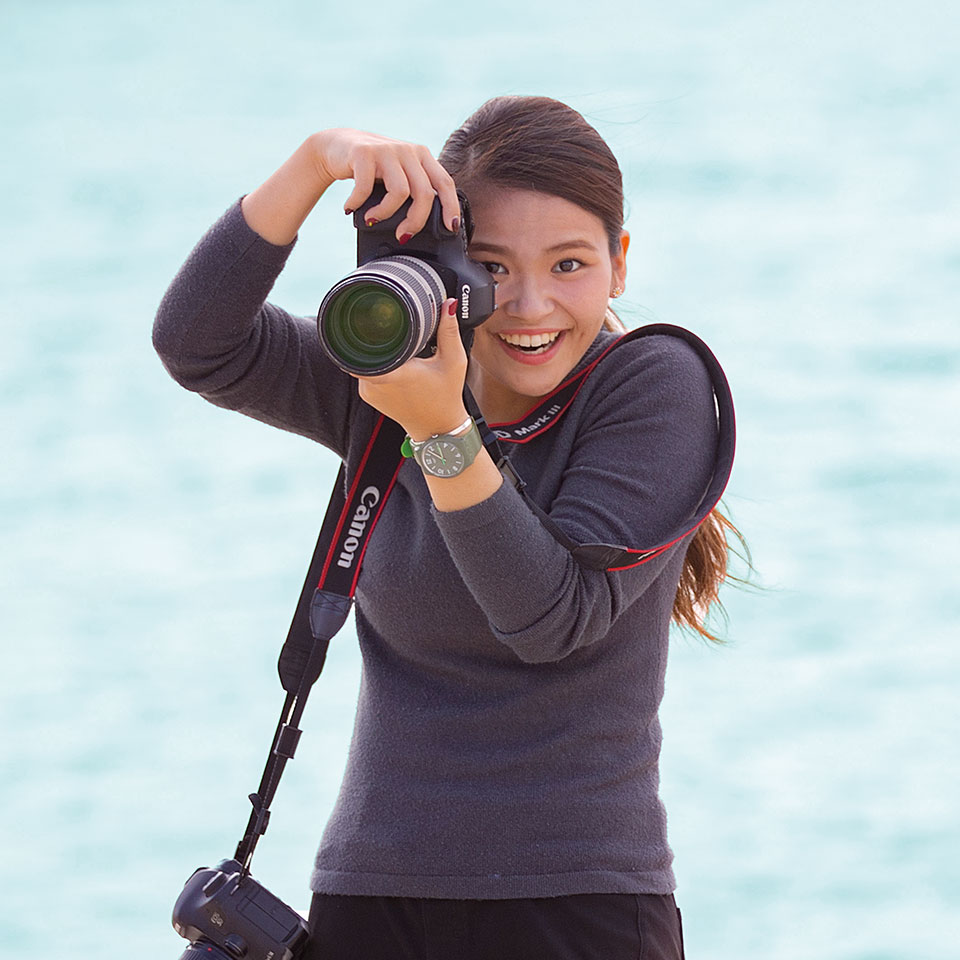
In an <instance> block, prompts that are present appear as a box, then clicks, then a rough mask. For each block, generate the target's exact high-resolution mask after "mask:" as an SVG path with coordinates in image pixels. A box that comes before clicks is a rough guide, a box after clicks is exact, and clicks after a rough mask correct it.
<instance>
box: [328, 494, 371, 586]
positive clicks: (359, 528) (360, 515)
mask: <svg viewBox="0 0 960 960" xmlns="http://www.w3.org/2000/svg"><path fill="white" fill-rule="evenodd" d="M379 502H380V491H379V490H378V489H377V488H376V487H367V488H366V489H365V490H364V491H363V493H361V494H360V502H359V503H358V504H357V509H356V510H355V511H354V514H353V520H352V521H351V522H350V528H349V529H348V530H347V539H346V540H344V541H343V545H342V547H341V549H340V558H339V559H338V560H337V566H338V567H348V568H349V567H352V566H353V559H354V556H355V554H356V552H357V547H359V546H360V537H362V536H363V531H364V530H366V528H367V521H368V520H369V519H370V511H371V509H372V508H373V507H375V506H376V505H377V504H378V503H379Z"/></svg>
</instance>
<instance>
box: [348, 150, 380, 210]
mask: <svg viewBox="0 0 960 960" xmlns="http://www.w3.org/2000/svg"><path fill="white" fill-rule="evenodd" d="M376 175H377V164H376V162H375V161H374V159H373V158H372V157H369V156H363V157H359V158H358V159H357V161H356V163H355V164H354V167H353V179H354V186H353V191H352V192H351V194H350V196H349V197H347V200H346V202H345V203H344V205H343V210H344V212H345V213H353V211H354V210H358V209H359V208H360V207H362V206H363V202H364V201H365V200H366V199H367V197H369V196H370V194H371V192H372V191H373V184H374V181H375V180H376Z"/></svg>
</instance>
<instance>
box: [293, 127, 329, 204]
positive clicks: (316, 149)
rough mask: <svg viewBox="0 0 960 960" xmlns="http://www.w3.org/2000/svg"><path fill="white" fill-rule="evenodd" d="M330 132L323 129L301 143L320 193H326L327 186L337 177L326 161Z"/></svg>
mask: <svg viewBox="0 0 960 960" xmlns="http://www.w3.org/2000/svg"><path fill="white" fill-rule="evenodd" d="M329 133H330V131H329V130H321V131H319V132H318V133H313V134H311V135H310V136H309V137H307V139H306V140H304V141H303V143H302V144H301V145H300V150H301V151H302V152H303V154H304V156H305V157H306V158H307V160H308V161H309V165H310V170H311V172H312V174H313V176H314V179H315V181H316V186H317V189H318V190H319V192H320V194H323V193H325V192H326V190H327V187H329V186H330V185H331V184H332V183H334V182H335V181H336V179H337V178H336V177H335V176H333V174H331V173H330V169H329V167H328V166H327V163H326V146H327V143H328V139H329V138H328V134H329Z"/></svg>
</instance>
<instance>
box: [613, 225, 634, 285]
mask: <svg viewBox="0 0 960 960" xmlns="http://www.w3.org/2000/svg"><path fill="white" fill-rule="evenodd" d="M629 248H630V234H629V233H628V232H627V231H626V230H621V231H620V242H619V245H618V249H617V252H616V253H614V254H613V256H612V257H611V266H612V267H613V282H614V284H615V285H616V286H618V287H619V288H620V289H621V290H623V289H624V288H625V287H626V285H627V250H628V249H629Z"/></svg>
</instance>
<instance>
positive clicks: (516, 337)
mask: <svg viewBox="0 0 960 960" xmlns="http://www.w3.org/2000/svg"><path fill="white" fill-rule="evenodd" d="M498 336H499V337H500V339H501V340H504V341H506V342H507V343H510V344H512V345H513V346H515V347H544V346H546V345H547V344H550V343H553V341H554V340H556V339H557V337H559V336H560V331H559V330H558V331H556V332H555V333H535V334H533V336H530V334H529V333H501V334H498Z"/></svg>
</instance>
